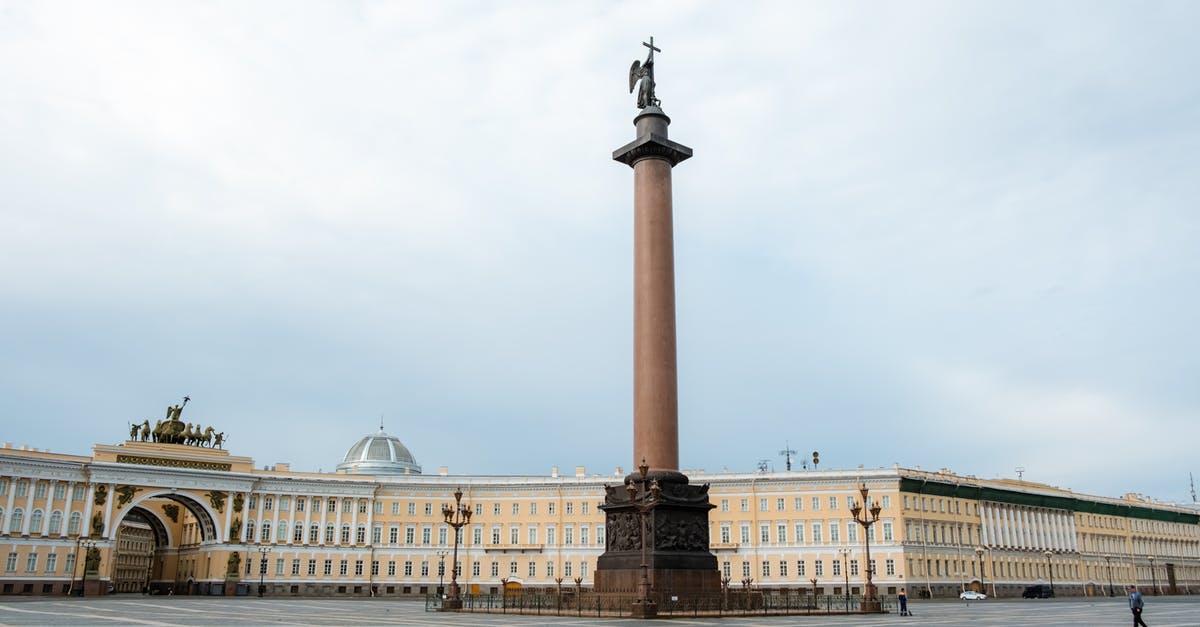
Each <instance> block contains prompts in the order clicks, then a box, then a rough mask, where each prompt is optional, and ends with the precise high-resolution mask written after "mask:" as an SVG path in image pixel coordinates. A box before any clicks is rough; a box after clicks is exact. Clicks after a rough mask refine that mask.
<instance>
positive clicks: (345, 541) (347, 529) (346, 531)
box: [342, 501, 350, 544]
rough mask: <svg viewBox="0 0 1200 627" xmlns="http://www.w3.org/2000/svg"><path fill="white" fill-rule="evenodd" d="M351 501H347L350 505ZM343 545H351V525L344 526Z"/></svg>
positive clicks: (344, 524) (345, 524)
mask: <svg viewBox="0 0 1200 627" xmlns="http://www.w3.org/2000/svg"><path fill="white" fill-rule="evenodd" d="M348 502H349V501H347V503H348ZM342 544H350V524H349V523H343V524H342Z"/></svg>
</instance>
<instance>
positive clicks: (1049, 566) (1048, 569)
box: [1042, 551, 1054, 596]
mask: <svg viewBox="0 0 1200 627" xmlns="http://www.w3.org/2000/svg"><path fill="white" fill-rule="evenodd" d="M1042 555H1045V556H1046V572H1048V573H1049V574H1050V596H1054V564H1051V563H1050V557H1051V556H1052V555H1054V551H1046V552H1044V553H1042Z"/></svg>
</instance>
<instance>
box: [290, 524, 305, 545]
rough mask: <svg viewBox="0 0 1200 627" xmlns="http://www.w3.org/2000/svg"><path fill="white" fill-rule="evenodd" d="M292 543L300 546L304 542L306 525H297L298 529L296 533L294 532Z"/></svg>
mask: <svg viewBox="0 0 1200 627" xmlns="http://www.w3.org/2000/svg"><path fill="white" fill-rule="evenodd" d="M292 542H295V543H296V544H300V543H301V542H304V525H303V524H297V525H296V529H295V530H294V531H292Z"/></svg>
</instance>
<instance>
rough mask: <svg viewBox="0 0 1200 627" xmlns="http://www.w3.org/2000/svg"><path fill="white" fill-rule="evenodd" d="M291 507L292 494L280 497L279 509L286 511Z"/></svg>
mask: <svg viewBox="0 0 1200 627" xmlns="http://www.w3.org/2000/svg"><path fill="white" fill-rule="evenodd" d="M291 507H292V497H290V496H281V497H279V511H281V512H286V511H288V510H290V509H291Z"/></svg>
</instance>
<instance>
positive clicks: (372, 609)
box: [0, 596, 1200, 627]
mask: <svg viewBox="0 0 1200 627" xmlns="http://www.w3.org/2000/svg"><path fill="white" fill-rule="evenodd" d="M910 609H911V610H912V611H913V613H914V614H915V616H913V617H911V618H905V617H901V616H896V615H895V614H889V615H876V616H861V615H854V616H787V617H764V616H737V617H726V618H719V619H718V618H684V617H679V618H671V619H669V623H668V624H670V625H678V626H681V627H682V626H685V625H686V626H689V627H690V626H694V625H730V626H734V625H736V626H738V627H757V626H762V627H782V626H783V625H814V626H815V625H821V626H822V627H824V626H825V625H865V626H871V625H897V624H906V623H907V624H913V625H970V626H972V627H993V626H1000V625H1004V626H1006V627H1010V626H1013V625H1016V626H1031V627H1051V626H1062V627H1085V626H1086V627H1105V626H1108V625H1112V626H1114V627H1115V626H1117V625H1129V624H1131V623H1132V619H1131V615H1130V613H1129V610H1128V609H1127V607H1126V605H1125V600H1124V599H1123V598H1117V599H1106V598H1099V599H1039V600H1020V599H1001V600H987V601H978V602H964V601H917V602H914V603H912V604H911V608H910ZM1145 619H1146V622H1147V623H1149V624H1150V625H1152V626H1153V627H1200V597H1161V598H1160V597H1148V598H1147V602H1146V614H1145ZM664 622H665V621H658V622H656V623H654V624H660V625H661V624H663V623H664ZM633 624H634V623H632V622H631V621H630V619H616V618H595V617H592V618H588V617H583V618H579V617H575V616H569V617H568V616H562V617H555V616H514V615H511V614H509V615H504V614H449V613H432V612H426V611H425V605H424V603H422V602H419V601H394V600H365V599H360V600H343V599H270V598H268V599H258V598H184V597H174V598H163V597H143V596H118V597H107V598H94V599H92V598H87V599H66V598H56V599H46V598H38V597H5V598H0V625H164V626H169V625H181V626H190V625H222V626H228V625H401V626H425V625H429V626H432V625H438V626H446V625H453V626H462V627H484V626H493V625H530V626H532V625H556V626H557V625H562V626H569V625H574V626H581V625H611V626H616V625H622V626H624V627H630V626H631V625H633Z"/></svg>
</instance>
